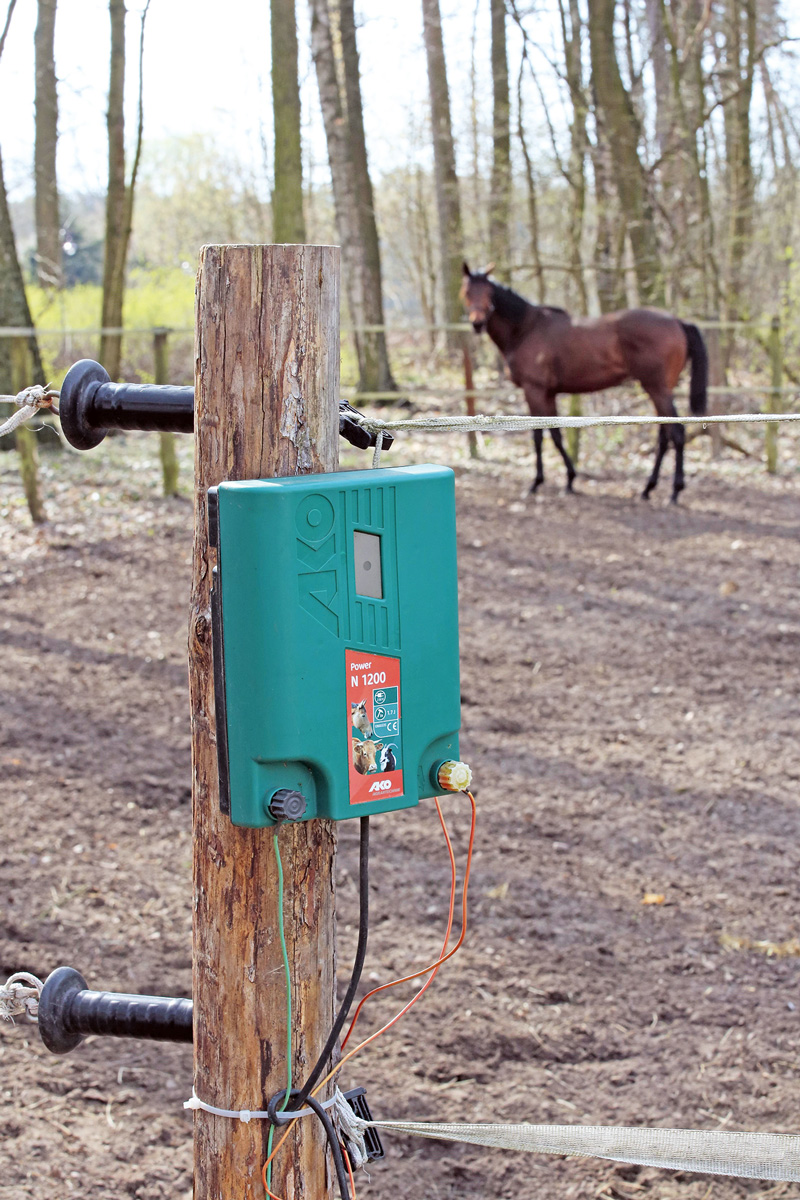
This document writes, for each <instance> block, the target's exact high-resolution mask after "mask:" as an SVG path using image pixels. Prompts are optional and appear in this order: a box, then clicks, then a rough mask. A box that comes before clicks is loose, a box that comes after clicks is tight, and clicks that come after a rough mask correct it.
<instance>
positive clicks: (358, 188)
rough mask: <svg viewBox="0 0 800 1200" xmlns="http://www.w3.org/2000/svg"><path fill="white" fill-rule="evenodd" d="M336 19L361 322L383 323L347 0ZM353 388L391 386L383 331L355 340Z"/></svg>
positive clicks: (356, 63)
mask: <svg viewBox="0 0 800 1200" xmlns="http://www.w3.org/2000/svg"><path fill="white" fill-rule="evenodd" d="M339 21H340V32H341V38H342V60H343V67H344V98H345V107H346V112H347V142H348V149H349V153H350V164H351V170H352V172H353V187H354V191H355V205H356V221H357V224H358V240H359V244H360V249H361V256H362V263H361V270H362V271H363V274H364V282H363V294H364V324H366V325H383V320H384V318H383V282H382V279H381V252H380V243H379V241H378V226H377V222H376V220H375V198H374V195H373V191H372V180H371V178H370V174H369V164H368V161H367V142H366V137H365V134H364V112H363V106H362V103H361V82H360V80H361V72H360V66H359V61H358V43H357V41H356V20H355V13H354V10H353V0H339ZM360 345H361V351H362V361H361V362H359V374H360V377H361V378H360V382H359V391H362V392H387V391H394V390H395V388H396V387H397V385H396V383H395V381H394V379H393V378H392V372H391V369H390V367H389V355H388V352H387V348H386V334H385V333H384V332H383V330H376V331H375V332H364V333H363V334H362V336H361V339H360Z"/></svg>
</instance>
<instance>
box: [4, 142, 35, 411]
mask: <svg viewBox="0 0 800 1200" xmlns="http://www.w3.org/2000/svg"><path fill="white" fill-rule="evenodd" d="M0 325H6V326H18V327H19V328H21V329H31V328H32V327H33V318H32V317H31V310H30V308H29V306H28V297H27V296H26V295H25V280H24V279H23V276H22V268H21V267H20V265H19V258H18V257H17V247H16V242H15V241H14V229H13V226H12V224H11V213H10V212H9V209H8V197H7V194H6V184H5V177H4V175H3V159H2V155H1V154H0ZM29 345H30V353H31V360H32V370H33V377H32V378H31V379H29V380H27V383H26V386H28V385H29V384H32V383H41V384H43V383H44V382H45V378H44V369H43V367H42V358H41V355H40V353H39V344H38V342H37V340H36V337H35V335H31V337H30V339H29ZM11 346H12V341H11V339H10V338H0V392H2V393H3V394H4V395H7V396H11V395H15V394H16V393H15V391H14V388H13V383H14V380H13V378H12V371H13V368H12V354H11Z"/></svg>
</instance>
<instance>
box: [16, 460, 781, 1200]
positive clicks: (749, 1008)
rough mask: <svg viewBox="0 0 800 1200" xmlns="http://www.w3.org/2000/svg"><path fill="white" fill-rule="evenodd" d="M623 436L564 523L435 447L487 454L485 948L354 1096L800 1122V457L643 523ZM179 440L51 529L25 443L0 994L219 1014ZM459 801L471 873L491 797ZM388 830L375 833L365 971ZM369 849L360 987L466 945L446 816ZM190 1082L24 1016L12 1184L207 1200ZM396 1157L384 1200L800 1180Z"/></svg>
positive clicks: (392, 1037) (175, 1069)
mask: <svg viewBox="0 0 800 1200" xmlns="http://www.w3.org/2000/svg"><path fill="white" fill-rule="evenodd" d="M626 445H628V447H629V448H628V449H627V450H625V453H623V451H622V449H620V450H619V453H618V454H617V455H616V457H613V458H611V457H610V456H609V454H608V453H607V451H608V447H607V446H606V447H605V450H606V454H605V457H604V459H603V464H604V465H602V464H601V467H600V468H599V469H598V467H597V463H596V462H594V460H592V457H591V454H592V452H593V449H594V450H596V449H597V446H596V444H592V445H591V446H589V447H588V452H589V462H590V467H592V466H593V467H594V475H595V477H594V478H589V479H588V480H587V479H584V480H583V481H582V483H581V484H580V494H579V495H576V496H574V497H565V496H564V495H562V494H561V493H560V491H559V490H558V489H559V487H560V485H561V469H560V467H559V466H558V465H557V464H556V462H555V460H554V459H553V458H552V457H550V458H549V459H548V484H547V486H546V488H545V489H544V491H543V492H542V493H541V494H540V495H539V496H538V497H537V498H535V499H532V498H523V496H524V488H525V486H526V483H527V481H528V480H529V478H530V469H531V464H530V455H529V453H528V450H527V443H526V442H521V441H519V440H517V441H516V442H515V441H513V439H509V440H508V442H502V440H501V439H497V440H496V441H495V442H494V443H492V444H490V445H489V446H488V447H486V448H485V458H484V459H483V460H482V461H481V463H480V464H477V465H472V464H469V463H468V460H466V459H465V458H464V457H463V451H462V449H461V447H460V445H457V444H456V442H455V441H454V440H451V441H449V442H439V443H437V444H436V446H435V447H431V446H430V445H426V446H425V447H424V449H423V448H422V446H420V447H417V446H416V445H415V444H414V443H408V446H407V452H408V453H409V454H410V455H411V456H412V457H413V456H415V455H416V457H417V459H418V460H419V458H421V457H432V456H433V455H437V456H439V457H440V458H442V459H443V460H444V459H450V460H451V461H452V460H453V458H456V457H457V458H458V482H457V488H458V505H459V510H458V511H459V559H460V579H461V650H462V691H463V724H464V732H463V739H462V752H463V757H464V758H465V759H467V760H468V761H469V762H470V763H471V764H472V766H473V770H474V773H475V779H476V786H477V798H478V803H479V835H478V844H477V849H476V853H475V863H474V871H473V878H472V885H471V904H470V921H471V929H470V932H469V935H468V940H467V942H466V944H465V946H464V948H463V950H462V952H461V953H460V954H459V955H458V956H457V957H456V959H454V960H453V962H452V963H450V964H448V965H447V967H446V968H445V969H443V970H442V972H441V973H440V976H439V977H438V978H437V980H436V981H435V983H434V984H433V986H432V987H431V988H430V989H429V991H428V992H427V993H426V995H425V996H424V998H422V999H421V1001H420V1003H419V1006H418V1008H417V1009H415V1010H414V1012H413V1015H410V1016H409V1017H408V1019H406V1020H405V1022H404V1023H401V1024H400V1025H398V1026H396V1027H395V1028H394V1029H393V1030H392V1031H391V1032H390V1033H389V1034H387V1035H386V1036H385V1037H384V1038H383V1039H382V1040H381V1041H380V1042H378V1043H377V1044H376V1045H375V1047H374V1048H371V1049H370V1050H369V1051H367V1052H365V1054H364V1056H363V1059H362V1060H361V1062H360V1065H359V1064H358V1060H356V1063H355V1064H354V1065H353V1068H352V1070H351V1071H350V1072H349V1073H348V1074H347V1076H346V1082H347V1083H348V1085H351V1086H352V1085H356V1084H364V1085H365V1086H366V1087H367V1089H368V1094H369V1098H370V1101H371V1104H372V1108H373V1112H374V1114H375V1116H377V1117H381V1118H394V1117H396V1118H407V1119H421V1120H426V1119H429V1120H444V1121H459V1120H464V1121H494V1120H500V1121H521V1120H527V1121H535V1122H540V1121H541V1122H553V1123H570V1122H579V1123H597V1124H606V1123H607V1124H658V1125H675V1126H688V1127H695V1128H710V1129H716V1128H726V1129H753V1130H778V1131H780V1130H782V1131H794V1130H795V1129H796V1114H797V1107H798V1062H797V1048H798V1043H799V1042H800V995H799V994H798V987H797V982H798V971H800V961H799V960H798V957H797V954H798V952H799V951H800V945H798V943H797V941H795V940H793V939H797V938H798V936H800V929H799V928H798V893H799V892H800V872H799V871H798V867H799V866H800V837H798V806H797V781H798V778H800V745H799V744H798V739H797V690H798V688H797V684H798V666H797V650H798V644H800V616H798V608H797V592H798V582H799V581H800V580H799V573H800V547H799V546H798V541H797V525H798V518H800V503H798V490H797V474H796V464H795V463H794V460H792V464H791V466H792V469H791V475H790V477H787V476H786V475H784V477H783V478H779V479H767V477H766V476H765V475H764V474H763V473H762V471H763V468H761V467H759V466H758V465H757V464H755V463H753V462H750V461H739V460H737V461H736V462H727V463H723V464H722V465H719V464H716V465H715V464H711V463H710V462H708V461H707V449H706V448H705V447H698V445H697V444H695V445H694V447H693V449H692V450H690V461H691V463H692V474H691V475H690V478H689V487H688V489H687V492H686V493H685V496H684V499H683V502H682V503H681V505H680V506H678V507H677V508H674V507H671V506H669V505H667V504H666V503H665V501H666V497H667V496H668V492H669V489H668V486H667V482H668V481H667V480H665V481H664V483H663V484H662V489H661V492H660V493H657V496H658V499H656V500H654V502H652V503H651V504H650V505H646V504H643V503H642V502H641V501H640V500H639V499H638V498H637V497H638V492H639V491H640V489H641V486H642V484H643V482H644V478H645V471H646V464H645V460H644V458H643V457H642V456H641V455H640V453H639V450H638V449H637V447H638V443H636V445H635V446H634V448H633V450H630V444H629V443H626ZM153 447H154V443H153V442H152V440H151V439H149V438H139V439H136V438H134V437H131V438H128V439H122V438H120V439H114V440H113V442H112V441H109V442H108V443H107V444H105V449H103V450H101V451H98V452H95V455H94V457H93V456H89V455H87V456H86V457H85V458H82V459H76V458H74V457H72V456H68V457H66V458H60V459H58V460H51V459H48V460H47V463H46V480H45V484H46V490H47V493H48V504H49V507H50V512H51V516H52V517H53V518H54V519H53V520H52V522H51V523H50V524H49V525H48V526H46V527H45V528H44V529H42V530H39V531H35V532H34V531H32V530H31V529H30V527H29V525H28V522H27V518H26V515H25V511H24V508H23V506H22V504H21V500H20V496H19V487H18V483H17V480H16V475H15V464H14V462H13V456H12V455H2V456H0V459H2V461H0V483H2V489H3V491H2V496H1V497H0V506H2V509H3V512H2V515H3V517H4V520H3V529H2V535H1V536H2V541H3V546H4V553H3V559H2V562H1V563H0V606H1V607H0V645H2V663H3V666H2V701H1V710H2V728H1V729H0V763H2V773H1V774H0V789H2V792H1V794H2V806H3V807H2V811H3V814H4V820H3V829H4V836H3V839H2V844H1V845H0V977H2V978H5V976H6V975H7V974H9V973H11V972H12V971H14V970H18V969H22V968H25V969H29V970H32V971H34V972H36V973H37V974H39V975H41V976H44V975H46V974H47V973H48V972H49V971H50V970H52V969H53V968H54V967H55V966H56V965H59V964H61V963H67V964H70V965H73V966H76V967H77V968H78V969H79V970H81V971H82V973H83V974H84V975H85V976H86V977H87V979H88V980H89V983H90V986H93V987H107V988H109V989H112V990H117V991H145V992H155V993H162V994H172V995H186V994H189V989H190V980H191V943H190V926H191V914H190V838H191V830H190V803H189V800H190V760H189V732H188V695H187V682H186V663H185V654H186V619H187V598H188V584H189V567H190V562H189V559H190V553H191V520H192V517H191V509H190V505H189V503H188V501H182V500H178V501H175V500H170V501H165V500H161V499H159V497H158V479H157V471H156V463H155V460H154V448H153ZM509 447H510V448H509ZM401 452H402V451H401ZM182 453H183V455H184V462H185V461H186V455H187V454H188V449H184V450H183V451H182ZM387 461H391V459H389V460H387ZM396 461H399V458H398V459H396ZM609 461H611V463H612V465H611V466H609ZM669 465H670V467H671V464H669ZM784 470H787V467H786V463H784ZM184 477H185V478H186V474H185V475H184ZM446 812H447V815H448V820H449V823H450V825H451V827H452V829H453V832H454V841H455V845H456V848H457V853H458V855H459V859H460V861H461V862H462V863H463V855H464V850H465V846H466V834H467V827H468V812H467V804H466V802H465V801H464V800H463V799H461V798H453V800H452V801H448V802H447V804H446ZM357 840H358V829H357V823H356V822H344V823H342V825H341V827H340V855H339V860H338V866H337V874H338V884H339V888H338V907H339V965H340V976H342V977H343V978H344V977H346V975H347V971H348V966H349V962H350V956H351V954H352V950H353V947H354V942H355V923H356V917H357V894H356V885H355V878H356V868H357ZM372 845H373V854H372V912H373V922H372V932H371V941H370V949H369V955H368V962H367V967H366V970H365V979H364V984H363V987H364V989H366V987H368V986H373V985H374V982H375V981H386V980H388V979H389V978H390V977H393V976H394V975H395V974H401V973H404V972H405V971H406V970H407V969H409V967H410V966H411V965H412V964H413V965H418V964H419V963H421V962H422V961H423V960H426V959H430V958H431V957H433V956H435V954H436V952H437V949H438V946H439V942H440V939H441V936H442V931H443V926H444V919H445V914H446V905H447V893H448V868H447V858H446V854H445V850H444V845H443V842H442V838H441V834H440V832H439V828H438V822H437V820H436V814H435V810H434V807H433V805H432V803H423V804H422V805H420V807H419V808H418V809H416V810H413V811H411V812H407V813H400V814H389V815H386V816H384V817H381V818H377V819H375V820H374V824H373V836H372ZM645 900H648V901H650V902H649V903H645V902H644V901H645ZM410 994H411V993H410V992H405V993H404V994H403V996H402V997H398V996H397V995H395V996H394V997H391V996H390V997H389V998H387V999H380V1000H378V1001H375V1003H374V1008H373V1010H372V1012H371V1013H368V1014H367V1015H366V1016H365V1017H364V1027H365V1028H370V1027H374V1025H375V1023H377V1021H378V1020H379V1019H380V1018H381V1017H388V1016H389V1015H390V1014H391V1013H392V1012H394V1011H395V1009H396V1007H397V1006H398V1004H399V1001H400V1000H401V999H405V998H406V997H407V996H408V995H410ZM370 1023H372V1024H370ZM190 1091H191V1052H190V1048H189V1047H182V1046H159V1045H154V1044H148V1043H144V1042H125V1041H118V1040H113V1039H96V1038H95V1039H91V1038H90V1039H87V1041H86V1042H85V1043H84V1045H83V1046H82V1047H81V1048H80V1049H79V1050H78V1051H76V1052H75V1053H73V1054H72V1055H70V1056H68V1057H65V1058H63V1059H57V1058H54V1057H52V1056H50V1055H49V1054H48V1053H47V1052H46V1051H45V1050H44V1049H43V1047H42V1045H41V1043H40V1042H39V1039H38V1035H37V1032H36V1028H35V1026H33V1025H30V1024H28V1023H26V1022H24V1021H20V1022H18V1023H17V1024H16V1025H13V1026H11V1025H8V1026H4V1027H3V1028H2V1029H0V1139H1V1140H0V1197H2V1198H3V1200H12V1198H13V1200H23V1198H24V1200H27V1198H31V1200H45V1197H47V1198H48V1200H49V1198H51V1197H53V1196H54V1195H58V1196H62V1197H63V1196H66V1195H73V1194H74V1195H76V1196H82V1197H87V1198H88V1197H90V1198H92V1200H106V1198H111V1197H124V1196H134V1197H138V1198H139V1200H160V1198H162V1197H164V1198H166V1197H169V1198H171V1200H172V1198H178V1200H180V1198H184V1197H189V1196H190V1194H191V1159H192V1148H191V1124H190V1120H189V1119H188V1117H187V1116H186V1115H185V1114H184V1112H183V1110H182V1101H183V1100H184V1099H185V1098H187V1097H188V1095H189V1094H190ZM385 1142H386V1146H387V1157H386V1159H385V1160H384V1161H383V1162H382V1163H379V1164H376V1165H375V1166H373V1168H372V1169H371V1171H370V1178H369V1180H368V1181H367V1180H366V1179H364V1178H363V1177H362V1178H361V1179H360V1180H359V1194H360V1195H362V1196H369V1197H372V1198H373V1200H388V1198H389V1197H395V1196H397V1195H403V1196H417V1195H419V1196H426V1197H430V1198H439V1197H442V1198H444V1197H448V1198H449V1197H467V1198H469V1197H475V1198H478V1197H486V1196H496V1197H509V1198H511V1197H514V1198H515V1200H516V1198H518V1197H528V1196H537V1197H538V1196H545V1195H548V1196H560V1197H569V1198H571V1197H585V1198H587V1200H588V1198H594V1197H598V1196H601V1197H607V1198H610V1200H638V1197H640V1196H642V1195H650V1196H652V1197H654V1198H655V1197H664V1198H672V1197H681V1198H686V1200H689V1198H691V1200H710V1198H711V1197H712V1196H713V1197H715V1198H718V1200H724V1198H726V1197H734V1196H744V1195H751V1196H755V1195H759V1196H782V1195H787V1196H788V1195H793V1194H796V1192H797V1189H796V1186H792V1185H778V1186H775V1185H771V1184H767V1183H760V1182H757V1181H752V1182H749V1183H748V1182H739V1181H735V1180H724V1179H715V1178H712V1177H709V1176H700V1175H691V1174H681V1173H678V1172H667V1171H655V1170H649V1169H642V1170H639V1169H637V1168H627V1167H615V1166H614V1165H612V1164H609V1163H605V1162H602V1161H598V1160H586V1161H580V1160H567V1159H561V1158H545V1157H539V1156H523V1155H514V1154H510V1153H506V1152H501V1151H493V1150H478V1149H473V1148H468V1147H466V1146H461V1145H458V1144H449V1143H444V1142H429V1141H422V1140H412V1139H407V1138H404V1137H398V1136H395V1135H392V1136H387V1137H386V1138H385ZM242 1195H243V1196H244V1195H247V1196H258V1197H259V1200H260V1191H259V1189H258V1188H257V1187H253V1188H250V1189H245V1188H243V1190H242Z"/></svg>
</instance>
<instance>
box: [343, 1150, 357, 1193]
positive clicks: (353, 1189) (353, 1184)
mask: <svg viewBox="0 0 800 1200" xmlns="http://www.w3.org/2000/svg"><path fill="white" fill-rule="evenodd" d="M342 1157H343V1158H344V1165H345V1166H346V1167H347V1174H348V1175H349V1176H350V1197H351V1200H356V1181H355V1179H354V1178H353V1164H352V1163H351V1162H350V1155H349V1154H348V1153H347V1147H346V1146H342Z"/></svg>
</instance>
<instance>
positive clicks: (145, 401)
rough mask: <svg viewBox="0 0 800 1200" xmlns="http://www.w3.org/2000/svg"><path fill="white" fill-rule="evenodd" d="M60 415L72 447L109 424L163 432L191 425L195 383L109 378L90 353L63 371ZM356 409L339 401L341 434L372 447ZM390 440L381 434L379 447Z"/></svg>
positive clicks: (86, 443)
mask: <svg viewBox="0 0 800 1200" xmlns="http://www.w3.org/2000/svg"><path fill="white" fill-rule="evenodd" d="M58 414H59V416H60V418H61V428H62V430H63V431H64V437H65V438H66V439H67V441H68V442H69V444H70V445H71V446H74V447H75V449H76V450H91V449H93V447H95V446H99V445H100V443H101V442H102V440H103V438H104V437H105V436H106V434H107V433H108V431H109V429H143V430H156V431H158V432H164V433H170V432H171V433H192V431H193V430H194V388H193V387H173V386H172V385H171V384H162V383H112V382H111V378H110V376H109V374H108V372H107V371H106V370H105V368H104V367H101V365H100V363H98V362H94V361H93V360H92V359H91V358H82V359H81V360H80V362H76V363H75V365H74V366H72V367H70V369H69V370H68V371H67V374H66V377H65V379H64V382H63V383H62V385H61V388H60V395H59V400H58ZM359 415H360V414H359V413H358V412H357V410H356V409H354V408H353V407H352V406H351V405H350V404H348V403H347V401H346V400H340V401H339V433H340V434H341V435H342V437H343V438H346V439H347V441H348V442H350V443H351V444H352V445H354V446H359V447H361V448H362V449H366V448H367V447H368V446H374V445H375V443H376V440H377V439H376V435H375V434H374V433H370V432H369V431H368V430H366V429H364V428H363V427H362V426H361V425H359V424H358V422H357V421H354V420H353V419H352V418H353V417H354V416H356V417H357V416H359ZM392 441H393V438H392V435H391V434H390V433H384V435H383V449H384V450H388V449H389V447H390V446H391V444H392Z"/></svg>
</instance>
